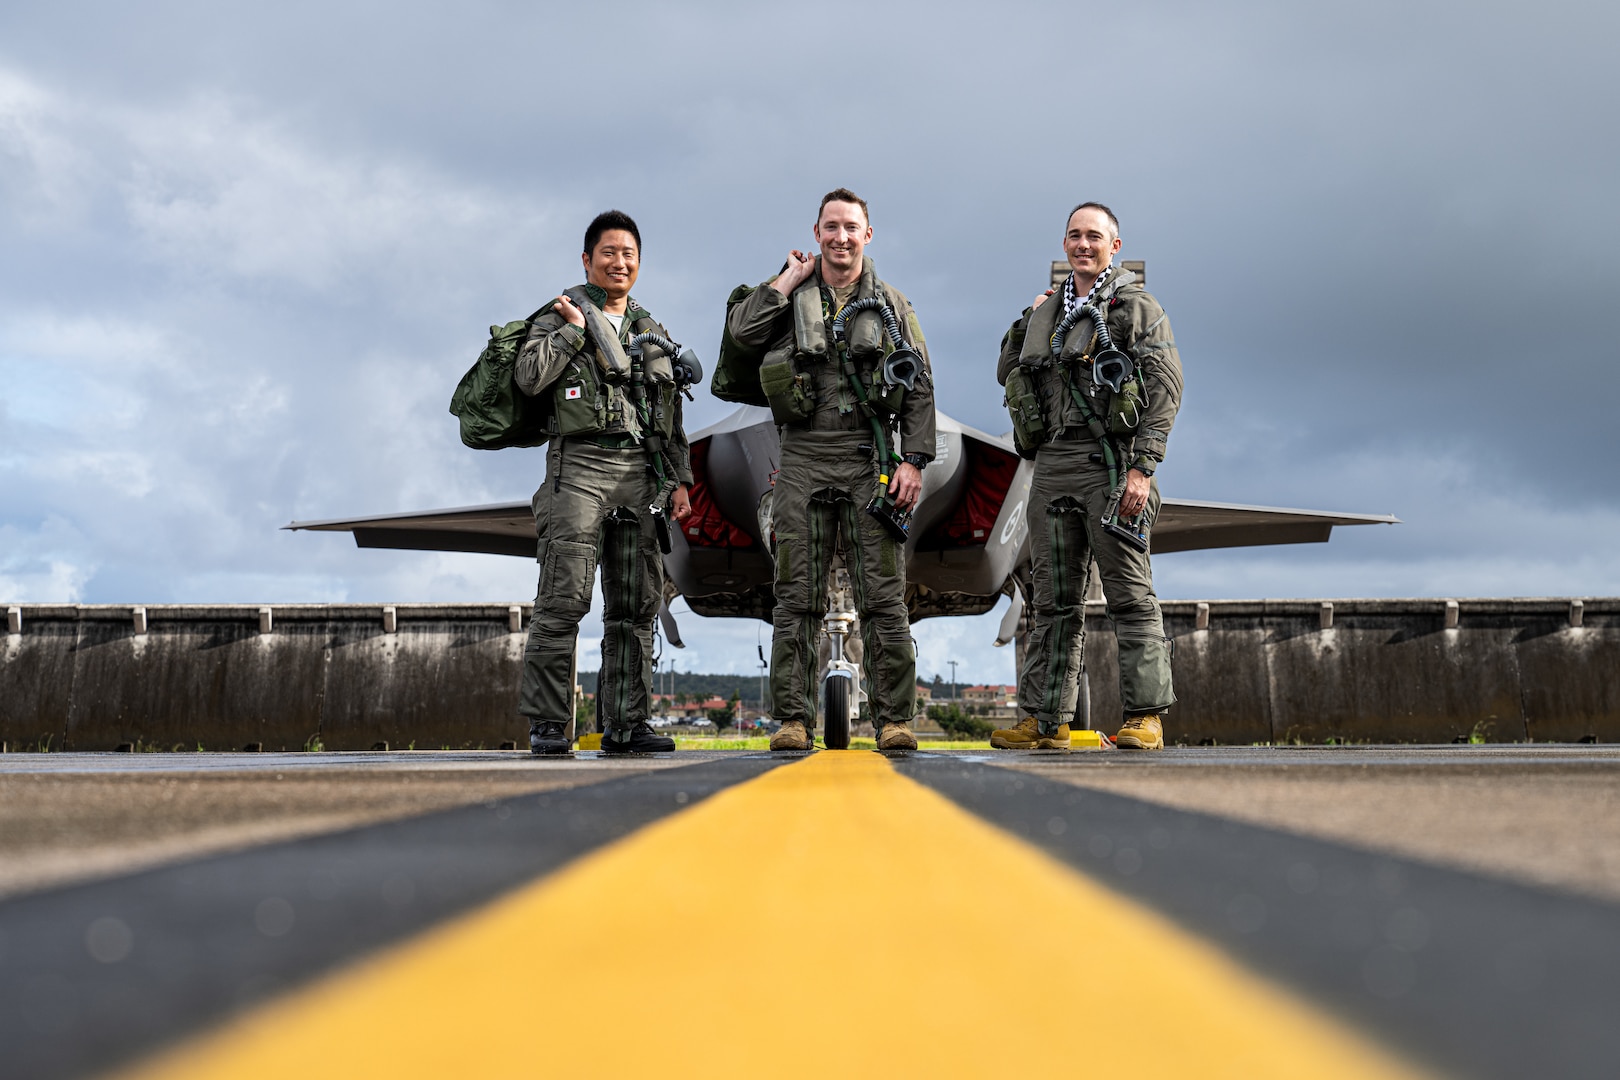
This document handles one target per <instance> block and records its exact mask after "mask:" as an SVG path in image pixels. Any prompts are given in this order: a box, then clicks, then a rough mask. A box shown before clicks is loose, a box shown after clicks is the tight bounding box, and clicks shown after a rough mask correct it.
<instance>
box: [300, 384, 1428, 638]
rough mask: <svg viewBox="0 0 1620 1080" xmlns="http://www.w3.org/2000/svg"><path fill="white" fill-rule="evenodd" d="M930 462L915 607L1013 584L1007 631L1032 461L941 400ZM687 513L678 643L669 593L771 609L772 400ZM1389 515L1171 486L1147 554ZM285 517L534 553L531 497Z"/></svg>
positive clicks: (736, 417) (721, 435)
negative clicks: (1295, 506)
mask: <svg viewBox="0 0 1620 1080" xmlns="http://www.w3.org/2000/svg"><path fill="white" fill-rule="evenodd" d="M936 427H937V435H936V437H935V443H934V455H935V456H934V461H933V462H932V463H931V464H930V465H929V466H928V468H927V469H926V470H924V471H923V490H922V499H921V501H920V502H919V504H918V506H917V509H916V511H915V513H914V514H913V516H912V523H911V529H910V536H909V539H908V540H907V541H906V581H907V587H906V601H907V605H908V606H909V608H910V610H911V618H912V619H913V620H916V619H927V618H932V617H934V616H939V615H978V614H981V613H983V612H986V611H989V610H990V609H991V608H993V607H995V605H996V603H997V602H998V601H999V600H1000V598H1001V597H1002V596H1010V597H1011V598H1012V603H1011V604H1010V605H1009V608H1008V610H1007V613H1006V616H1005V617H1004V618H1003V620H1002V622H1001V627H1000V629H999V631H998V634H997V642H996V643H997V644H1004V643H1005V642H1007V641H1010V640H1012V639H1013V636H1014V634H1015V633H1016V631H1017V627H1018V623H1019V617H1020V615H1021V614H1022V612H1023V606H1024V605H1023V598H1024V597H1025V596H1027V595H1028V592H1029V567H1030V545H1029V522H1028V516H1029V486H1030V478H1031V477H1032V475H1033V473H1034V468H1035V465H1034V462H1032V461H1026V460H1024V459H1022V458H1020V457H1019V456H1018V454H1017V452H1016V451H1015V450H1014V449H1013V444H1012V437H1011V436H1010V435H1005V436H997V435H990V434H987V433H985V432H983V431H979V430H977V429H975V428H971V427H969V426H967V425H966V424H963V423H960V422H958V421H956V420H954V419H952V418H951V417H949V416H947V415H945V414H944V413H939V414H938V418H937V425H936ZM691 446H692V474H693V478H694V482H693V485H692V491H691V495H692V516H691V517H690V518H689V519H687V521H686V523H685V525H684V526H683V527H682V528H681V529H679V530H677V531H676V533H675V535H674V537H673V543H672V550H671V551H670V553H669V554H668V555H666V556H665V557H664V566H665V569H666V570H667V571H668V578H669V583H668V585H667V587H666V596H665V604H664V608H663V611H662V612H661V617H662V622H663V627H664V633H665V636H666V637H667V638H668V639H669V641H670V643H671V644H673V645H680V644H681V635H680V631H679V628H678V627H677V626H676V625H675V621H674V618H673V616H672V615H671V613H670V611H669V603H670V602H671V601H672V600H673V599H674V598H675V597H676V596H684V597H685V598H686V603H687V606H688V607H690V608H691V609H692V611H694V612H695V613H697V614H699V615H724V616H732V617H741V618H756V619H762V620H764V621H766V622H769V621H770V617H771V604H772V593H771V582H772V580H773V579H774V577H775V569H774V566H775V564H774V561H773V559H772V557H771V551H770V536H771V531H770V523H769V517H770V499H769V497H768V496H769V494H770V491H771V481H772V476H773V475H774V473H775V472H776V469H777V466H778V463H779V462H780V459H781V444H780V442H779V439H778V435H777V428H776V425H775V423H774V422H773V421H772V419H771V413H770V410H769V409H762V408H756V407H753V406H747V405H745V406H742V407H741V408H739V409H737V411H736V412H734V413H732V414H731V415H730V416H728V417H726V418H725V419H723V420H721V421H720V422H719V423H717V424H714V425H712V426H710V427H707V428H705V429H703V430H702V431H700V432H699V433H697V434H696V435H695V436H693V437H692V439H691ZM1397 520H1398V519H1397V518H1395V517H1392V516H1390V515H1387V514H1343V513H1334V512H1328V511H1322V510H1289V509H1282V508H1278V507H1267V506H1242V505H1237V504H1233V503H1216V502H1197V501H1193V500H1188V499H1165V500H1164V504H1163V506H1162V507H1161V509H1160V512H1159V518H1158V521H1157V522H1156V523H1155V524H1154V527H1153V533H1152V536H1153V553H1154V554H1156V555H1160V554H1166V553H1169V552H1175V551H1194V550H1199V549H1204V548H1223V547H1248V546H1256V545H1265V544H1305V543H1323V542H1326V541H1327V539H1328V537H1329V536H1330V535H1331V534H1332V532H1333V529H1334V527H1335V526H1339V525H1376V524H1394V523H1396V521H1397ZM284 527H285V528H287V529H295V530H312V531H320V532H350V533H353V534H354V539H355V543H356V544H357V545H358V546H359V547H363V548H404V549H410V550H418V551H472V552H488V553H491V554H496V555H517V556H521V557H523V558H528V559H532V558H534V557H535V544H536V540H537V537H536V534H535V527H534V517H533V513H532V511H531V510H530V506H529V501H528V499H526V498H525V499H523V500H521V501H517V502H510V503H495V504H491V505H486V506H462V507H453V508H449V509H443V510H423V511H416V512H409V513H401V514H384V515H381V516H377V517H361V518H344V519H334V520H328V521H294V522H292V523H290V524H288V525H286V526H284Z"/></svg>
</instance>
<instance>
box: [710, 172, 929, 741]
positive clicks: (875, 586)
mask: <svg viewBox="0 0 1620 1080" xmlns="http://www.w3.org/2000/svg"><path fill="white" fill-rule="evenodd" d="M811 233H812V236H813V237H814V239H815V241H816V244H817V247H818V249H819V252H820V253H819V254H818V255H810V254H807V253H805V252H802V251H798V250H794V251H790V252H789V253H788V257H787V262H786V265H785V266H784V267H783V269H782V271H781V272H780V273H778V274H777V275H776V276H775V277H773V278H771V279H770V280H768V281H766V282H765V283H764V284H762V285H760V286H759V287H758V288H755V289H753V290H752V291H749V290H747V289H746V288H743V289H739V290H738V292H737V293H734V294H733V301H734V302H733V303H732V305H731V307H730V312H729V314H728V316H727V319H726V334H725V343H724V345H723V346H722V359H721V362H720V365H718V366H717V368H716V371H715V385H714V392H715V393H716V395H717V396H721V397H726V396H727V394H726V393H725V392H723V386H722V382H723V374H722V371H723V369H725V367H726V359H725V357H726V355H727V353H728V350H730V351H731V352H733V353H737V354H741V355H747V356H749V357H751V358H753V367H752V368H751V369H750V378H751V379H752V378H754V376H753V375H752V372H753V371H757V382H754V384H753V388H754V392H755V393H759V394H762V395H763V397H764V398H765V399H766V400H768V402H769V404H770V407H771V412H772V414H773V415H774V416H775V418H776V422H777V424H779V425H780V428H781V436H782V458H781V470H780V472H779V473H778V475H777V477H776V481H775V487H774V489H773V492H772V496H771V498H772V504H771V523H772V531H773V533H774V536H775V542H774V546H775V556H776V583H775V607H774V609H773V613H772V622H773V624H774V627H775V629H774V633H773V635H772V638H771V709H772V715H773V716H774V717H775V718H776V719H777V720H778V721H780V722H781V728H780V730H778V731H777V732H776V734H775V735H773V736H772V737H771V749H772V750H780V751H788V750H809V749H811V748H812V746H813V745H814V738H813V736H814V731H815V724H816V679H815V665H816V642H817V638H818V637H819V635H820V629H821V626H820V623H821V618H822V615H823V614H824V613H825V611H826V606H827V583H828V574H829V568H830V565H831V562H832V559H833V555H834V552H835V551H836V550H837V549H838V548H839V547H840V546H841V547H842V549H843V555H844V562H845V565H846V566H847V567H848V570H849V576H850V584H851V587H852V591H853V593H854V599H855V609H856V612H857V613H858V614H859V616H860V621H861V640H862V644H863V646H864V657H863V662H862V664H861V671H862V678H863V680H864V682H865V684H866V690H867V695H868V701H869V703H870V708H871V716H872V722H873V724H874V726H875V727H876V729H877V742H878V748H879V749H881V750H914V749H916V746H917V739H916V736H915V735H913V734H912V732H911V721H912V718H913V716H914V714H915V713H916V708H917V703H916V697H917V686H916V681H917V658H916V654H915V652H914V651H913V648H912V643H911V622H910V618H909V616H908V613H907V610H906V556H905V545H904V539H903V535H904V533H903V527H902V526H903V522H904V520H905V519H906V516H907V515H908V514H909V512H910V510H911V509H912V508H913V507H914V506H916V504H917V499H918V496H919V495H920V494H921V492H922V470H923V468H924V467H925V466H927V464H928V462H929V461H931V460H932V459H933V457H934V389H933V377H932V374H931V373H930V371H929V366H928V352H927V345H926V344H925V343H924V341H923V334H922V327H921V326H920V325H919V324H918V322H917V315H916V312H914V311H913V310H912V308H911V303H910V301H908V300H907V299H906V298H905V296H904V295H903V294H902V293H901V292H900V291H899V290H898V289H896V288H894V286H892V285H890V284H889V283H888V282H886V281H883V280H882V279H881V278H879V277H878V275H877V268H876V267H875V266H874V265H873V263H872V259H871V257H870V256H868V255H867V254H866V246H867V244H868V243H870V242H871V240H872V223H871V218H870V216H869V215H868V212H867V206H866V201H865V200H864V199H862V198H861V197H860V196H858V195H856V194H855V193H854V192H853V191H850V190H848V189H847V188H838V189H836V190H834V191H831V192H828V193H827V195H826V196H825V197H824V198H823V199H822V200H821V206H820V207H819V208H818V209H817V212H816V220H815V225H814V226H813V227H812V230H811ZM732 400H749V398H748V397H746V396H743V395H739V396H737V397H734V398H732Z"/></svg>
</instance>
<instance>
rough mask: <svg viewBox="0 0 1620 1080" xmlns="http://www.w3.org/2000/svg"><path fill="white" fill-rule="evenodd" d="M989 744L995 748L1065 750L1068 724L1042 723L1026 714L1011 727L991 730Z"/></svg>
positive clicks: (1067, 746) (1067, 738) (1066, 747)
mask: <svg viewBox="0 0 1620 1080" xmlns="http://www.w3.org/2000/svg"><path fill="white" fill-rule="evenodd" d="M1043 727H1044V728H1049V729H1050V730H1042V729H1043ZM990 745H991V746H993V747H995V748H996V749H997V750H1067V749H1068V748H1069V725H1068V724H1047V725H1043V724H1042V723H1041V722H1040V721H1039V720H1037V719H1035V718H1034V717H1033V716H1026V717H1024V718H1023V719H1022V720H1020V721H1018V723H1017V724H1016V725H1014V726H1013V727H1010V728H1001V729H999V730H997V731H992V732H991V733H990Z"/></svg>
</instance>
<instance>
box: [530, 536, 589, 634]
mask: <svg viewBox="0 0 1620 1080" xmlns="http://www.w3.org/2000/svg"><path fill="white" fill-rule="evenodd" d="M595 577H596V546H595V545H594V544H581V543H577V542H575V541H572V540H553V541H551V542H550V543H549V544H547V545H546V556H545V563H544V566H543V569H542V570H541V571H540V597H539V602H541V603H544V604H545V606H546V607H548V608H550V609H551V610H553V611H555V612H556V613H557V614H559V615H563V616H566V617H569V618H574V619H578V618H583V617H584V615H585V613H586V612H587V611H589V610H590V609H591V582H592V580H593V579H594V578H595Z"/></svg>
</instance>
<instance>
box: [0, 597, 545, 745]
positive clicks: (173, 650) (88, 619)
mask: <svg viewBox="0 0 1620 1080" xmlns="http://www.w3.org/2000/svg"><path fill="white" fill-rule="evenodd" d="M138 611H143V612H144V622H145V625H144V632H143V628H142V626H141V625H140V618H139V616H138V615H137V614H136V612H138ZM264 611H265V609H264V608H261V607H259V606H218V607H215V606H194V605H175V606H155V605H154V606H149V607H146V608H144V609H134V608H130V607H128V606H117V605H107V606H102V605H96V606H91V605H79V606H62V607H46V606H33V605H21V606H20V610H19V611H18V615H19V616H20V622H21V627H20V629H21V633H15V634H7V636H6V637H5V639H4V643H3V645H0V741H3V742H5V743H6V744H7V745H8V747H10V748H13V749H18V748H33V747H41V746H48V747H50V748H52V749H71V750H110V749H114V748H116V747H118V746H119V745H120V744H124V743H128V744H131V745H135V746H141V747H145V746H155V747H157V748H159V749H164V750H169V749H174V748H176V747H179V748H182V749H187V750H195V749H196V748H197V747H198V746H199V745H201V746H203V747H205V748H207V749H210V750H229V749H240V748H242V747H243V746H246V745H247V744H249V743H259V744H261V746H262V747H263V748H264V749H266V750H283V749H287V750H296V749H299V748H301V747H304V746H312V745H314V744H315V743H317V742H318V743H319V744H320V745H322V746H324V747H325V748H326V749H330V750H357V749H358V750H363V749H370V748H371V747H372V746H374V745H376V744H378V743H383V742H386V743H387V744H389V745H390V746H391V747H395V748H401V747H406V746H410V745H411V744H413V743H414V744H415V745H416V746H418V747H422V748H424V749H425V748H433V749H438V748H440V747H453V748H464V747H468V748H471V747H488V748H491V749H493V748H495V747H498V746H500V744H501V743H502V742H506V741H520V740H521V739H522V738H523V737H524V736H525V735H526V728H525V727H524V725H523V724H521V723H520V722H519V721H518V719H517V708H516V704H517V685H518V677H519V670H520V665H521V663H522V655H523V644H524V640H525V638H526V634H527V620H528V615H529V611H530V606H529V605H522V606H520V607H519V611H518V613H517V614H516V616H515V617H514V615H513V614H512V612H511V610H510V608H509V607H508V606H505V605H491V604H465V605H446V604H398V605H392V606H389V607H384V606H382V605H363V604H343V605H318V604H310V605H278V606H274V607H271V608H269V609H268V611H269V614H268V625H266V617H265V615H264V614H263V612H264ZM514 626H515V627H516V631H515V632H514V630H513V627H514ZM263 630H268V631H269V632H268V633H265V632H261V631H263ZM525 745H526V744H525Z"/></svg>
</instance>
